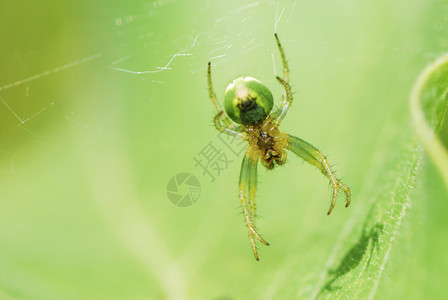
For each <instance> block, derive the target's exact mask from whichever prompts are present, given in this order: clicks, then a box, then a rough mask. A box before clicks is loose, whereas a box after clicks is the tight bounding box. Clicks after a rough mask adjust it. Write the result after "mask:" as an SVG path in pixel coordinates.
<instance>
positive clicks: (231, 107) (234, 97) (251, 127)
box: [207, 34, 350, 260]
mask: <svg viewBox="0 0 448 300" xmlns="http://www.w3.org/2000/svg"><path fill="white" fill-rule="evenodd" d="M274 36H275V40H276V41H277V46H278V49H279V51H280V55H281V57H282V62H283V78H280V77H278V76H276V78H277V80H278V81H279V82H280V84H281V85H282V86H283V89H284V94H283V99H282V104H281V108H280V109H278V110H276V111H274V112H273V113H271V110H272V107H273V105H274V98H273V96H272V93H271V92H270V91H269V90H268V88H267V87H266V86H265V85H264V84H263V83H261V82H260V81H258V80H257V79H255V78H253V77H248V76H243V77H239V78H237V79H235V80H234V81H232V82H231V83H230V84H229V86H228V87H227V89H226V92H225V96H224V108H225V110H226V113H227V115H226V114H224V111H223V110H222V108H221V105H220V104H219V102H218V99H217V98H216V94H215V92H214V91H213V87H212V76H211V63H210V62H209V63H208V73H207V75H208V90H209V94H210V99H211V100H212V101H213V104H214V105H215V107H216V109H217V111H218V113H217V114H216V116H215V118H214V123H215V126H216V129H217V130H219V131H220V132H224V133H227V134H229V135H233V136H237V137H239V138H241V139H243V140H245V141H247V142H248V143H249V146H248V147H247V149H246V153H245V155H244V158H243V162H242V165H241V173H240V180H239V198H240V201H241V206H242V207H243V213H244V220H245V222H246V226H247V229H248V233H249V239H250V243H251V246H252V251H253V252H254V256H255V259H256V260H259V258H258V253H257V248H256V245H255V238H257V239H258V240H259V241H260V242H262V243H263V244H265V245H266V246H269V243H268V242H266V241H265V240H264V239H263V238H262V237H261V236H260V235H259V234H258V233H257V231H256V230H255V192H256V188H257V164H258V160H260V161H261V164H262V165H263V166H264V167H265V168H267V169H269V170H270V169H272V168H274V166H275V163H276V164H278V165H283V164H284V163H285V162H286V151H285V149H287V150H290V151H292V152H293V153H295V154H296V155H298V156H299V157H301V158H302V159H303V160H305V161H306V162H308V163H310V164H312V165H314V166H315V167H317V168H318V169H319V170H320V171H321V172H322V173H323V174H324V175H325V176H326V177H328V179H329V180H330V183H331V185H332V187H333V199H332V201H331V205H330V210H329V211H328V213H327V214H328V215H329V214H330V213H331V211H332V210H333V207H334V205H335V203H336V197H337V194H338V190H339V188H341V189H342V190H343V191H344V192H345V194H346V196H347V203H346V205H345V207H347V206H348V205H349V204H350V189H349V188H348V187H347V186H346V185H344V184H343V183H342V182H341V181H340V180H339V179H338V178H336V176H335V175H334V172H333V171H332V170H331V168H330V165H329V163H328V161H327V158H326V157H325V155H324V154H322V152H320V151H319V150H318V149H316V148H315V147H314V146H312V145H311V144H308V143H307V142H305V141H304V140H302V139H300V138H298V137H295V136H292V135H289V134H286V133H284V132H281V131H280V130H279V129H278V127H279V125H280V123H281V121H282V120H283V119H284V118H285V116H286V114H287V113H288V110H289V108H290V106H291V103H292V100H293V98H292V93H291V87H290V85H289V83H288V82H289V69H288V64H287V62H286V57H285V52H284V51H283V48H282V45H281V44H280V40H279V39H278V36H277V34H274ZM230 119H232V120H233V121H234V122H235V123H237V124H235V123H233V122H232V121H231V120H230ZM246 190H247V191H248V194H249V198H247V197H246Z"/></svg>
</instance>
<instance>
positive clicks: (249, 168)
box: [239, 147, 269, 260]
mask: <svg viewBox="0 0 448 300" xmlns="http://www.w3.org/2000/svg"><path fill="white" fill-rule="evenodd" d="M249 149H250V147H248V148H247V151H246V154H245V155H244V158H243V162H242V164H241V172H240V186H239V197H240V201H241V206H242V207H243V214H244V220H245V222H246V227H247V229H248V231H249V239H250V243H251V246H252V251H253V252H254V256H255V259H256V260H259V258H258V253H257V247H256V245H255V238H257V239H258V240H259V241H260V242H262V243H263V244H265V245H266V246H269V243H268V242H266V241H265V240H264V239H263V238H262V237H261V236H260V235H259V234H258V233H257V231H256V230H255V193H256V190H257V164H258V159H253V158H252V157H251V156H250V155H249V151H250V150H249ZM246 189H247V190H248V193H249V200H247V198H246Z"/></svg>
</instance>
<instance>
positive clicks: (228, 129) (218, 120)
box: [207, 62, 245, 138]
mask: <svg viewBox="0 0 448 300" xmlns="http://www.w3.org/2000/svg"><path fill="white" fill-rule="evenodd" d="M207 82H208V93H209V96H210V99H211V100H212V102H213V104H214V105H215V107H216V110H217V111H218V113H217V114H216V116H215V118H214V123H215V127H216V129H217V130H218V131H219V132H225V133H227V134H229V135H234V136H238V137H240V138H245V135H244V134H242V133H241V132H239V131H240V130H239V127H238V126H236V125H233V123H232V121H231V120H230V118H229V117H228V116H227V115H226V114H225V113H224V111H223V110H222V107H221V105H220V104H219V101H218V98H217V97H216V94H215V92H214V90H213V85H212V65H211V63H210V62H209V63H208V69H207Z"/></svg>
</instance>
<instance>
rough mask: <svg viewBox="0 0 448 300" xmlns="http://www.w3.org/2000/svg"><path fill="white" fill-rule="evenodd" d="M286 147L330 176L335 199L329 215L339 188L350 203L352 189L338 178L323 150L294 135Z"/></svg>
mask: <svg viewBox="0 0 448 300" xmlns="http://www.w3.org/2000/svg"><path fill="white" fill-rule="evenodd" d="M286 149H288V150H291V151H292V152H294V153H295V154H296V155H297V156H299V157H301V158H302V159H303V160H305V161H306V162H308V163H310V164H312V165H313V166H315V167H317V168H318V169H319V170H320V171H321V172H322V173H323V174H324V175H325V176H326V177H328V179H330V182H331V185H332V186H333V200H332V201H331V205H330V210H329V211H328V213H327V214H328V215H329V214H330V213H331V211H332V210H333V208H334V205H335V203H336V198H337V195H338V190H339V188H341V189H342V190H343V191H344V192H345V194H346V196H347V203H346V205H345V207H347V206H349V205H350V189H349V188H348V186H346V185H345V184H343V183H342V182H341V181H340V180H339V179H337V178H336V176H335V175H334V172H333V171H332V170H331V168H330V165H329V163H328V160H327V158H326V157H325V155H324V154H323V153H322V152H320V151H319V150H318V149H316V148H315V147H314V146H313V145H311V144H309V143H307V142H305V141H304V140H302V139H299V138H298V137H295V136H292V135H288V146H287V147H286Z"/></svg>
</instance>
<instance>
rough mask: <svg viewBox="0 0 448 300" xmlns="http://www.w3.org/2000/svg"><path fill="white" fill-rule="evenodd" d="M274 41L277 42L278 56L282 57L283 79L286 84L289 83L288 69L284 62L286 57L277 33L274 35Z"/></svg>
mask: <svg viewBox="0 0 448 300" xmlns="http://www.w3.org/2000/svg"><path fill="white" fill-rule="evenodd" d="M274 36H275V40H276V41H277V46H278V50H279V51H280V55H281V57H282V63H283V79H284V80H285V81H286V82H289V68H288V63H287V62H286V55H285V51H284V50H283V47H282V44H280V40H279V38H278V35H277V33H274Z"/></svg>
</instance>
